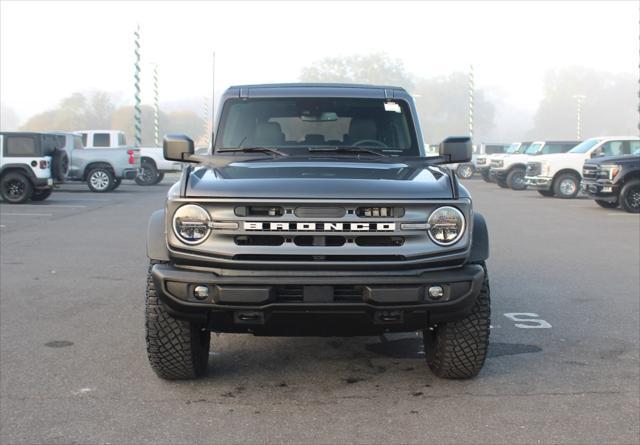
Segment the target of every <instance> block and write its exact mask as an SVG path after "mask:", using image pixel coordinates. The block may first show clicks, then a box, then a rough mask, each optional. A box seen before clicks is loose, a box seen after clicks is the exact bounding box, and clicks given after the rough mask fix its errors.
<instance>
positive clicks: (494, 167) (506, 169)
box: [490, 141, 580, 190]
mask: <svg viewBox="0 0 640 445" xmlns="http://www.w3.org/2000/svg"><path fill="white" fill-rule="evenodd" d="M579 143H580V141H537V142H533V143H531V144H529V145H528V147H527V148H526V149H525V150H524V152H523V153H516V154H513V155H511V156H503V157H500V158H494V159H493V160H492V161H491V165H490V169H491V170H490V176H491V177H493V178H495V180H496V182H497V183H498V185H499V186H500V187H502V188H510V189H513V190H524V189H526V188H527V185H526V184H525V182H524V175H525V170H526V168H527V161H529V160H531V159H532V156H541V155H550V154H556V153H566V152H568V151H569V150H571V149H572V148H573V147H575V146H576V145H578V144H579Z"/></svg>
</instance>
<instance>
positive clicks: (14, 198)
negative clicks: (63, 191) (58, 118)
mask: <svg viewBox="0 0 640 445" xmlns="http://www.w3.org/2000/svg"><path fill="white" fill-rule="evenodd" d="M68 170H69V158H68V157H67V154H66V152H65V151H64V150H62V149H61V147H59V141H58V138H56V136H54V135H50V134H45V133H27V132H22V133H13V132H3V133H0V195H1V196H2V199H3V200H4V201H5V202H9V203H12V204H22V203H24V202H26V201H28V200H29V199H31V200H33V201H43V200H45V199H47V198H48V197H49V195H51V192H52V191H53V184H54V181H56V182H61V181H63V180H64V178H65V176H66V174H67V171H68Z"/></svg>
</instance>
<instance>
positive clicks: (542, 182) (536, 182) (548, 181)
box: [524, 176, 553, 190]
mask: <svg viewBox="0 0 640 445" xmlns="http://www.w3.org/2000/svg"><path fill="white" fill-rule="evenodd" d="M524 183H525V184H527V187H528V188H532V189H534V190H551V185H552V184H553V178H548V177H545V176H525V177H524Z"/></svg>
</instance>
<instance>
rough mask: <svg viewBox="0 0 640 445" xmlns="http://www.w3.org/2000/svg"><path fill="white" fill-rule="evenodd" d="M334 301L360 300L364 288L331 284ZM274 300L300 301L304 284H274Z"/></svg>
mask: <svg viewBox="0 0 640 445" xmlns="http://www.w3.org/2000/svg"><path fill="white" fill-rule="evenodd" d="M331 288H332V291H333V299H332V301H333V302H334V303H353V302H361V301H362V294H363V290H364V288H363V287H362V286H356V285H340V286H331ZM274 291H275V300H276V302H278V303H301V302H303V301H304V286H297V285H287V286H276V287H275V288H274Z"/></svg>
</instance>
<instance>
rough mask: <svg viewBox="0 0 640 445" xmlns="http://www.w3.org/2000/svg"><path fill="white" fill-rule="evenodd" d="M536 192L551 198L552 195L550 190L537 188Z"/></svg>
mask: <svg viewBox="0 0 640 445" xmlns="http://www.w3.org/2000/svg"><path fill="white" fill-rule="evenodd" d="M538 193H540V194H541V195H542V196H544V197H546V198H551V197H552V196H553V191H552V190H538Z"/></svg>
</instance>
